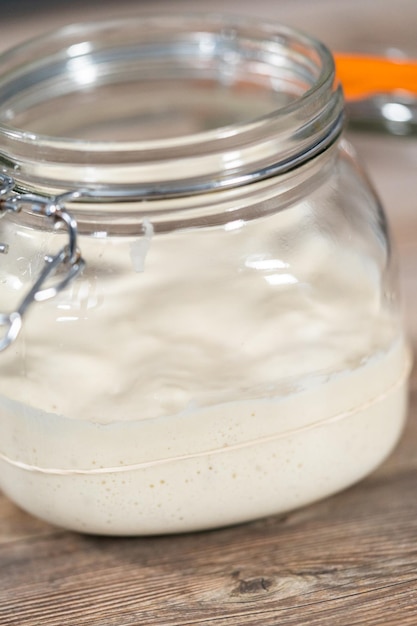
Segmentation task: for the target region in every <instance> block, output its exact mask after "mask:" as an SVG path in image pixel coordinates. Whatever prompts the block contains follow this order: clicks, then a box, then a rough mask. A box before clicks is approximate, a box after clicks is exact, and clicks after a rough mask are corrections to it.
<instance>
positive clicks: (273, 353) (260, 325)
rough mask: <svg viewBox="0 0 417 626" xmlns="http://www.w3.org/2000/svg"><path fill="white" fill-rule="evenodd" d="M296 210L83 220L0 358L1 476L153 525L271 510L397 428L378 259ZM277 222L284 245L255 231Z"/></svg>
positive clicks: (99, 520) (402, 368)
mask: <svg viewBox="0 0 417 626" xmlns="http://www.w3.org/2000/svg"><path fill="white" fill-rule="evenodd" d="M310 216H311V209H310V208H309V207H305V206H303V205H302V204H300V206H298V207H297V208H296V209H294V210H292V211H288V212H281V213H279V214H277V215H276V216H270V217H268V220H269V222H268V223H269V227H268V228H265V224H262V220H255V221H254V222H253V223H252V224H250V225H249V226H247V225H246V224H243V223H242V224H239V223H236V224H234V225H233V229H231V228H230V225H228V226H227V227H225V228H223V229H220V230H219V229H207V230H204V229H202V230H201V232H197V231H196V232H195V233H193V235H192V236H190V235H188V239H187V240H186V242H187V243H186V245H185V244H184V241H185V239H183V240H182V243H181V240H179V239H177V237H184V236H183V235H181V234H178V235H177V234H175V233H173V234H171V235H169V236H168V235H166V236H160V235H158V236H156V237H154V238H153V239H152V236H151V235H152V232H151V230H149V229H148V235H149V237H148V239H147V240H146V242H145V243H146V246H143V243H142V244H139V248H138V242H137V241H135V240H131V241H127V240H126V239H123V238H119V239H117V238H114V239H113V240H111V241H101V240H100V239H99V238H97V239H95V240H94V239H90V240H89V239H85V241H83V242H82V248H83V253H84V256H85V258H86V260H87V270H86V273H85V275H84V277H83V278H82V279H81V280H80V281H77V284H76V285H73V287H72V288H71V289H70V290H68V292H66V293H64V294H61V295H60V297H59V298H58V300H57V301H54V302H53V303H45V304H36V305H34V307H33V309H32V310H31V313H30V316H29V315H28V318H27V319H26V320H25V326H24V331H23V333H22V336H21V337H20V338H19V340H18V342H16V344H15V345H13V347H12V348H10V349H9V350H8V351H6V352H5V353H3V354H2V355H1V357H0V358H1V361H0V366H1V379H0V393H1V396H0V416H1V419H0V486H1V488H2V489H3V490H4V491H5V493H7V494H8V495H9V496H10V497H11V498H12V499H13V500H14V501H15V502H17V503H18V504H19V505H21V506H22V507H23V508H25V509H26V510H27V511H29V512H31V513H33V514H34V515H37V516H39V517H41V518H43V519H46V520H48V521H50V522H52V523H55V524H58V525H61V526H64V527H66V528H70V529H74V530H79V531H86V532H93V533H104V534H121V535H123V534H152V533H165V532H181V531H189V530H198V529H204V528H210V527H214V526H221V525H225V524H232V523H236V522H242V521H245V520H249V519H254V518H257V517H261V516H264V515H269V514H273V513H278V512H282V511H287V510H289V509H293V508H295V507H298V506H301V505H304V504H306V503H309V502H312V501H314V500H317V499H319V498H321V497H324V496H326V495H329V494H331V493H334V492H336V491H338V490H340V489H342V488H344V487H346V486H348V485H350V484H352V483H354V482H355V481H357V480H358V479H360V478H362V477H363V476H364V475H366V474H367V473H368V472H369V471H371V470H372V469H373V468H375V467H376V466H377V465H378V464H379V463H380V462H381V461H382V460H383V459H384V458H385V457H386V455H387V454H388V453H389V452H390V451H391V449H392V448H393V446H394V444H395V443H396V441H397V439H398V437H399V435H400V433H401V430H402V427H403V423H404V416H405V410H406V389H407V377H408V372H409V366H410V362H409V353H408V351H407V349H406V347H405V344H404V341H403V339H402V337H401V333H400V331H399V330H398V322H397V321H396V320H395V314H393V313H392V311H390V309H389V306H388V305H386V304H382V302H383V299H384V296H383V293H382V291H383V290H384V289H385V288H386V286H384V285H379V273H378V268H377V263H378V262H379V261H378V259H377V260H376V261H375V262H371V261H369V260H366V258H365V257H363V258H362V257H361V255H360V254H358V250H357V248H356V249H351V250H350V249H349V247H348V246H346V247H343V246H340V245H339V244H338V242H336V243H333V242H332V239H331V238H328V237H327V236H326V235H325V234H320V232H319V231H318V230H315V229H314V228H311V222H309V221H308V220H310ZM303 222H305V223H306V224H308V225H309V228H308V229H307V228H306V229H304V230H303V228H302V225H303ZM293 227H294V229H295V230H296V232H297V233H299V234H300V233H301V235H299V236H300V242H299V244H300V245H294V252H292V253H289V254H287V255H285V257H284V258H282V254H281V252H282V239H281V238H277V239H276V241H274V240H273V237H272V234H271V233H274V229H276V232H279V233H280V237H281V236H282V233H285V232H290V230H291V228H293ZM23 230H24V229H23ZM23 230H22V245H27V243H25V241H23V239H24V234H25V233H24V232H23ZM303 233H305V234H303ZM18 236H19V235H18ZM18 236H17V237H15V239H14V240H13V246H14V248H13V249H14V250H17V252H16V254H19V245H18ZM34 245H36V243H35V244H34ZM141 245H142V248H143V251H144V253H146V255H147V256H146V262H145V263H143V262H142V261H143V260H144V259H142V258H140V255H141V249H140V246H141ZM10 248H11V249H12V246H10ZM179 250H181V253H178V251H179ZM381 254H382V252H381ZM93 256H94V257H95V258H96V259H99V261H98V262H97V263H94V262H91V258H92V257H93ZM208 259H209V262H208ZM236 259H239V263H238V264H237V265H236ZM190 267H192V270H193V271H191V272H190V271H189V269H190ZM97 268H99V269H100V268H102V269H103V271H104V270H106V268H107V269H108V268H110V270H109V271H108V273H107V274H106V275H103V276H101V277H100V276H99V279H100V280H97V272H98V271H99V270H98V269H97ZM142 270H144V271H142ZM23 274H24V272H22V275H23ZM11 280H12V279H11V278H10V281H11ZM6 282H7V281H6ZM75 322H76V323H75Z"/></svg>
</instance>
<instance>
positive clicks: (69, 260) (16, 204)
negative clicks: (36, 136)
mask: <svg viewBox="0 0 417 626" xmlns="http://www.w3.org/2000/svg"><path fill="white" fill-rule="evenodd" d="M14 187H15V181H14V179H13V178H12V177H11V176H8V175H6V174H2V173H0V218H1V217H3V216H4V215H5V214H6V213H7V212H12V213H19V212H20V211H22V210H24V209H25V207H30V211H31V213H35V214H38V215H40V216H43V217H45V218H48V219H49V220H52V223H53V224H54V225H57V226H59V225H63V226H64V227H65V228H66V230H67V234H68V242H67V243H66V245H65V246H63V247H62V248H61V249H60V250H59V252H57V253H56V254H55V255H54V256H47V257H45V265H44V267H43V269H42V271H41V272H40V274H39V276H38V278H37V279H36V281H35V283H34V284H33V285H32V287H31V288H30V289H29V291H28V292H27V293H26V295H25V296H24V298H23V299H22V301H21V302H20V304H19V306H18V307H17V309H16V310H15V311H13V312H12V313H0V327H2V328H3V335H2V336H1V337H0V352H1V351H2V350H5V349H6V348H7V347H8V346H10V344H12V343H13V342H14V341H15V340H16V338H17V336H18V335H19V332H20V330H21V328H22V323H23V316H24V314H25V313H26V311H27V309H28V308H29V307H30V305H31V304H32V303H33V302H44V301H45V300H50V299H51V298H54V297H55V296H56V295H57V294H58V293H59V292H60V291H62V290H63V289H65V288H66V287H67V286H68V285H69V283H70V282H71V281H72V280H73V279H74V278H75V277H76V276H78V274H80V272H82V270H83V269H84V267H85V261H84V259H83V258H82V256H81V252H80V250H79V248H78V246H77V237H78V230H77V222H76V220H75V219H74V218H73V217H72V215H71V214H70V213H69V212H68V211H67V210H66V208H65V203H66V202H67V201H68V200H74V199H76V198H79V197H80V196H81V195H82V192H70V193H65V194H62V195H59V196H54V197H51V198H45V197H43V196H37V195H35V194H19V193H14V192H13V189H14ZM7 253H8V246H7V244H4V243H3V244H2V243H0V254H7ZM58 271H59V272H58ZM54 277H55V278H56V280H55V281H53V280H52V279H53V278H54Z"/></svg>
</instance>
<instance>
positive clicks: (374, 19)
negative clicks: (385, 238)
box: [0, 0, 417, 338]
mask: <svg viewBox="0 0 417 626" xmlns="http://www.w3.org/2000/svg"><path fill="white" fill-rule="evenodd" d="M0 9H1V18H0V32H1V37H0V50H4V49H6V48H8V47H11V46H13V45H15V44H18V43H19V42H21V41H23V40H24V39H27V38H29V37H32V36H35V35H39V34H41V33H42V32H45V31H48V30H54V29H56V28H57V27H59V26H63V25H65V24H69V23H74V22H80V21H95V20H100V19H112V18H118V17H128V16H132V15H136V16H137V15H141V14H144V13H147V14H149V13H154V14H161V13H163V12H166V13H177V12H184V11H187V12H203V11H211V12H216V11H218V12H224V13H234V14H242V15H253V16H254V17H256V18H258V19H265V20H272V19H273V20H276V21H279V22H282V23H285V24H288V25H290V26H293V27H297V28H300V29H302V30H304V31H306V32H308V33H309V34H311V35H314V36H315V37H317V38H319V39H321V40H322V41H323V42H324V43H325V44H327V45H328V46H329V47H330V48H331V49H332V50H333V51H351V52H362V53H368V54H369V53H370V54H378V55H385V56H388V57H411V58H417V37H416V25H417V0H395V1H393V0H210V2H201V1H200V2H199V1H198V0H0ZM416 83H417V76H416ZM414 105H415V103H414ZM416 112H417V108H416ZM415 132H416V126H415V127H414V131H413V132H412V133H405V134H404V135H393V134H389V133H388V132H387V131H386V130H385V131H383V130H381V129H379V131H377V132H376V131H375V129H373V130H372V129H371V128H366V127H365V128H361V130H360V131H358V130H357V129H356V130H355V129H354V128H353V127H349V128H348V136H349V139H350V140H351V141H352V143H353V145H354V146H355V148H356V150H357V151H358V152H359V155H360V158H361V160H362V162H363V163H364V165H365V167H366V169H367V171H368V173H369V175H370V177H371V179H372V181H373V183H374V186H375V187H376V189H377V191H378V193H379V195H380V197H381V199H382V203H383V205H384V206H385V208H386V211H387V213H388V217H389V219H390V222H391V225H392V230H393V233H394V238H397V239H399V240H401V248H400V263H401V277H402V281H403V287H405V289H404V292H406V293H407V303H406V304H407V307H406V311H407V318H408V325H409V328H410V331H411V333H412V334H413V335H414V338H415V337H417V322H414V317H415V316H414V315H413V314H412V312H413V311H415V310H416V308H417V298H415V301H414V300H413V294H414V293H417V272H416V271H415V270H416V268H415V263H414V262H413V261H412V258H413V254H411V252H412V250H414V248H415V246H416V245H417V210H416V202H417V201H416V196H417V194H416V182H415V181H416V171H417V139H416V137H417V135H416V134H415Z"/></svg>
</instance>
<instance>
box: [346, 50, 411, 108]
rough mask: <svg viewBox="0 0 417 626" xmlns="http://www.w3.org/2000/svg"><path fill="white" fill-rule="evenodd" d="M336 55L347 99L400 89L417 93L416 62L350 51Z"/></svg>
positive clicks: (362, 97) (358, 98) (356, 98)
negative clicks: (349, 52)
mask: <svg viewBox="0 0 417 626" xmlns="http://www.w3.org/2000/svg"><path fill="white" fill-rule="evenodd" d="M334 58H335V62H336V75H337V77H338V79H339V80H340V82H341V83H342V85H343V89H344V92H345V97H346V99H347V100H362V99H364V98H369V97H371V96H374V95H376V94H381V93H385V94H386V93H393V92H399V91H401V92H405V93H409V94H412V95H414V96H417V61H414V60H412V59H407V60H401V59H389V58H383V57H376V56H375V57H374V56H365V55H361V54H347V53H346V54H345V53H335V54H334Z"/></svg>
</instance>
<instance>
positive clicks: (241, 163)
mask: <svg viewBox="0 0 417 626" xmlns="http://www.w3.org/2000/svg"><path fill="white" fill-rule="evenodd" d="M342 107H343V105H342V99H341V94H340V89H339V88H338V86H337V84H336V83H335V78H334V64H333V59H332V56H331V54H330V52H329V51H328V50H327V48H326V47H325V46H323V45H322V44H320V43H319V42H317V41H315V40H314V39H312V38H310V37H308V36H306V35H304V34H302V33H300V32H297V31H294V30H293V29H291V28H288V27H285V26H281V25H274V24H267V23H262V22H254V21H253V20H249V19H247V18H236V17H229V16H221V15H203V14H199V15H185V16H184V15H173V16H162V17H161V16H159V17H145V18H135V19H130V20H118V21H111V22H102V23H94V24H79V25H73V26H68V27H65V28H63V29H60V30H58V31H55V32H54V33H51V34H49V35H45V36H43V37H39V38H36V39H33V40H31V41H29V42H27V43H25V44H23V45H20V46H18V47H17V48H14V49H12V50H10V51H9V52H6V53H5V54H3V55H1V56H0V157H1V160H2V161H3V164H4V166H5V168H6V170H7V168H9V169H10V171H11V170H13V175H14V177H15V178H16V179H17V180H18V182H19V184H20V185H21V186H22V187H23V188H26V189H30V190H36V191H40V192H45V193H51V192H55V191H70V190H73V189H76V188H80V187H83V188H85V187H87V188H88V189H89V190H90V191H92V192H94V191H96V192H97V194H100V193H101V194H102V195H104V196H107V195H112V193H114V194H115V195H116V196H120V195H123V193H124V192H125V193H126V194H127V195H128V196H129V197H131V196H132V195H135V194H136V195H138V196H142V195H152V194H153V193H157V194H158V193H161V194H167V195H170V193H172V194H173V195H175V190H177V192H179V193H184V192H186V191H187V189H188V190H190V192H192V190H200V191H201V190H205V189H213V188H218V187H222V186H231V185H232V186H234V185H236V184H241V183H242V181H243V182H246V180H247V178H248V177H249V178H250V179H252V178H254V179H257V178H259V177H265V176H266V175H270V173H271V171H280V169H283V168H286V169H288V167H292V166H294V164H295V165H297V164H298V163H299V162H300V156H301V155H303V154H307V155H309V154H311V151H312V150H313V152H317V150H319V149H321V148H320V146H322V145H326V144H328V143H329V141H331V140H332V138H334V136H336V135H337V134H338V132H340V126H341V111H342ZM329 138H330V139H329ZM277 166H279V167H278V168H277ZM156 187H158V189H159V192H158V189H156ZM118 190H119V191H118ZM180 190H181V191H180ZM119 192H120V193H119Z"/></svg>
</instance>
